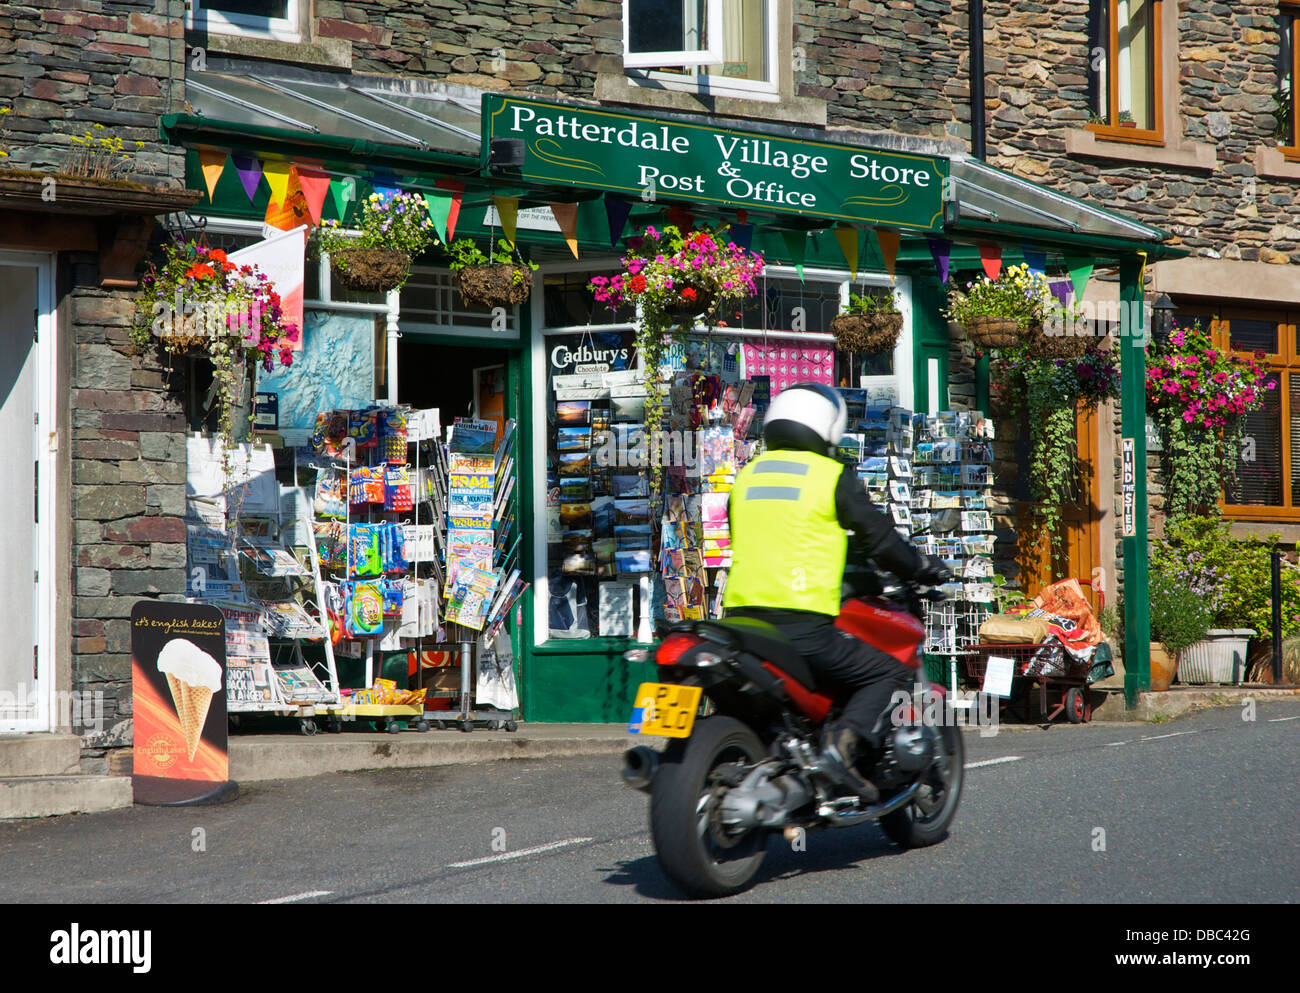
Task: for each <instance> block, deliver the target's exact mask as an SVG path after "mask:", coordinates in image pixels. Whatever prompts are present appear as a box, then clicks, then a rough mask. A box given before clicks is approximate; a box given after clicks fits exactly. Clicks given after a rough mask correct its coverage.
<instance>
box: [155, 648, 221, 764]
mask: <svg viewBox="0 0 1300 993" xmlns="http://www.w3.org/2000/svg"><path fill="white" fill-rule="evenodd" d="M158 671H159V672H161V673H163V674H164V675H165V676H166V677H167V686H168V687H169V688H170V689H171V691H172V703H174V704H175V705H176V716H177V717H179V718H180V722H181V733H182V734H184V735H185V747H186V749H187V750H188V752H189V758H190V761H191V762H193V761H194V754H195V753H196V752H197V751H198V750H199V739H200V738H201V737H202V735H203V725H204V723H205V722H206V721H207V719H208V708H209V707H210V706H211V705H212V694H213V693H215V692H217V690H219V689H221V666H220V665H218V664H217V660H216V659H214V658H213V657H212V656H211V655H209V654H208V653H207V652H205V651H203V649H201V648H199V647H198V646H197V645H195V644H194V643H193V642H191V641H186V640H185V639H184V638H173V639H172V640H171V641H169V642H167V644H165V645H164V646H163V649H162V651H161V652H159V653H158Z"/></svg>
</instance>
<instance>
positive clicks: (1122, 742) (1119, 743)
mask: <svg viewBox="0 0 1300 993" xmlns="http://www.w3.org/2000/svg"><path fill="white" fill-rule="evenodd" d="M1127 744H1128V742H1127V741H1111V742H1107V743H1106V747H1107V748H1114V747H1115V746H1116V745H1127Z"/></svg>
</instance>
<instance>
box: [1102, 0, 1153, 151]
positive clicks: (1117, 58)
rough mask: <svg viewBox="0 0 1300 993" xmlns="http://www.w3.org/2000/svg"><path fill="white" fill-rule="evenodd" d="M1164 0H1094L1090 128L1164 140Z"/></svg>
mask: <svg viewBox="0 0 1300 993" xmlns="http://www.w3.org/2000/svg"><path fill="white" fill-rule="evenodd" d="M1160 6H1161V0H1090V3H1089V11H1088V43H1089V44H1088V49H1089V86H1088V88H1089V97H1090V104H1091V106H1090V109H1091V112H1092V113H1091V121H1090V123H1089V125H1088V127H1089V129H1090V130H1092V131H1095V132H1097V133H1098V135H1099V136H1102V137H1105V138H1107V139H1109V140H1114V141H1131V142H1137V143H1140V144H1147V145H1159V144H1163V140H1162V136H1161V119H1160V114H1161V102H1160V98H1161V95H1160V86H1161V66H1160V53H1161V47H1160Z"/></svg>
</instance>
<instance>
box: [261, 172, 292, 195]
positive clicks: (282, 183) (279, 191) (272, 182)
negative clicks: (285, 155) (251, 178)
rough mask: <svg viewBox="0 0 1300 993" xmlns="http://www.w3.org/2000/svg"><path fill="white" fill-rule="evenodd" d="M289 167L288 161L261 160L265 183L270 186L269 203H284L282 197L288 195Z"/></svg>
mask: <svg viewBox="0 0 1300 993" xmlns="http://www.w3.org/2000/svg"><path fill="white" fill-rule="evenodd" d="M289 169H290V165H289V163H288V162H263V163H262V175H263V176H265V177H266V182H267V185H268V186H270V187H271V203H273V204H276V203H284V198H285V197H286V196H288V195H289Z"/></svg>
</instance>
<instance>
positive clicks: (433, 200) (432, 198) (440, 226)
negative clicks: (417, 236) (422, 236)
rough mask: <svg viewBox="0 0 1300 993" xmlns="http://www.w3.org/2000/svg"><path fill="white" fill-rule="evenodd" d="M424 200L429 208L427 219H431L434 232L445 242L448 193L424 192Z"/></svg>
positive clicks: (448, 213) (449, 213) (448, 207)
mask: <svg viewBox="0 0 1300 993" xmlns="http://www.w3.org/2000/svg"><path fill="white" fill-rule="evenodd" d="M424 202H425V204H426V205H427V206H428V208H429V220H431V221H433V231H434V233H435V234H436V235H437V236H438V237H439V238H441V239H442V243H443V244H444V245H445V244H447V218H448V217H450V216H451V194H450V193H426V194H425V195H424Z"/></svg>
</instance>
